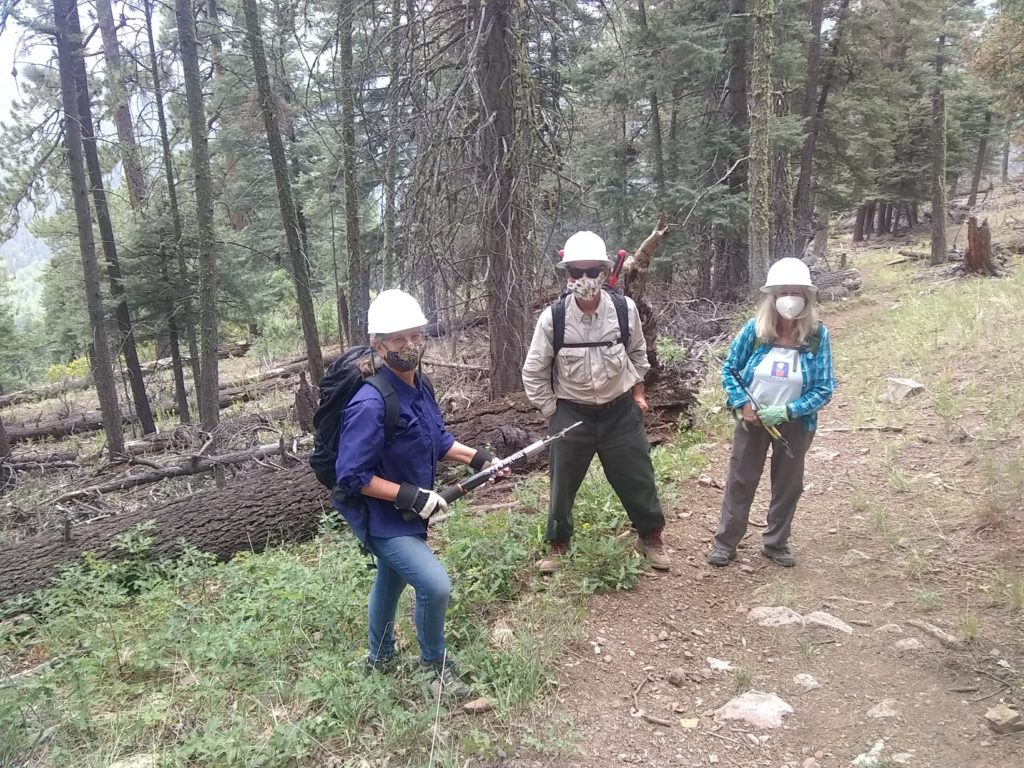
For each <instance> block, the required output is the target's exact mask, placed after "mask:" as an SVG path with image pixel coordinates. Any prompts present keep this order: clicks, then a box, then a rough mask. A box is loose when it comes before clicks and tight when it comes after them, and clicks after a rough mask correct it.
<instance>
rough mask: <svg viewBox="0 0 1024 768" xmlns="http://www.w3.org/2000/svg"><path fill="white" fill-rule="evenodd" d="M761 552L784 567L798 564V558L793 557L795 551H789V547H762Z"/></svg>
mask: <svg viewBox="0 0 1024 768" xmlns="http://www.w3.org/2000/svg"><path fill="white" fill-rule="evenodd" d="M761 554H762V555H764V556H765V557H767V558H768V559H769V560H771V561H772V562H773V563H775V564H776V565H781V566H782V567H783V568H792V567H793V566H794V565H796V558H795V557H793V553H792V552H790V551H789V547H783V548H782V549H768V547H761Z"/></svg>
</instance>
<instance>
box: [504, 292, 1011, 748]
mask: <svg viewBox="0 0 1024 768" xmlns="http://www.w3.org/2000/svg"><path fill="white" fill-rule="evenodd" d="M888 306H889V303H887V298H886V297H885V296H884V295H878V294H875V295H874V296H873V297H872V298H870V299H868V300H867V301H864V300H861V301H859V302H852V303H851V304H849V305H845V306H839V305H833V306H831V307H827V308H826V309H825V319H826V322H827V323H828V325H829V327H830V329H831V331H832V334H833V339H834V341H833V344H834V345H835V344H842V343H843V338H844V329H847V328H853V327H855V326H856V324H860V323H866V322H873V323H874V322H877V323H884V322H886V320H885V314H886V311H887V307H888ZM837 373H838V375H839V379H840V384H842V381H843V380H844V379H848V378H849V377H852V376H856V375H857V372H856V371H838V372H837ZM847 397H848V395H847V392H846V391H845V390H844V388H843V387H842V386H840V387H839V388H838V390H837V393H836V396H835V399H834V400H833V402H832V404H831V405H830V406H829V407H828V409H827V411H826V412H824V413H823V416H822V421H821V424H820V429H821V431H820V432H819V434H818V435H817V438H816V440H815V443H814V446H813V447H812V449H811V452H810V454H809V457H808V465H807V473H806V490H805V494H804V497H803V500H802V501H801V504H800V507H799V509H798V512H797V517H796V520H795V523H794V533H793V538H792V545H793V550H794V553H795V554H796V555H797V557H798V566H797V567H796V568H794V569H782V568H779V567H777V566H775V565H774V564H772V563H770V562H769V561H767V560H766V559H765V558H763V557H762V556H761V555H760V554H759V552H758V544H759V539H758V536H759V529H758V528H757V527H754V526H752V527H751V528H750V535H749V536H748V537H747V538H746V539H745V541H744V543H743V545H741V548H740V558H739V560H738V561H737V562H736V563H734V564H733V565H731V566H730V567H728V568H726V569H721V570H718V569H712V568H711V567H710V566H708V565H706V564H705V563H704V554H705V552H706V551H707V548H708V544H709V542H710V540H711V537H712V535H713V532H714V530H715V526H716V524H717V520H718V509H719V504H720V502H721V491H720V490H717V489H715V488H713V487H707V486H705V485H701V484H699V483H698V481H696V480H694V481H687V482H686V483H684V484H683V488H682V496H683V498H682V500H681V501H680V503H678V504H676V505H674V506H673V508H672V509H671V510H669V518H670V520H669V525H668V527H667V529H666V543H667V544H668V546H669V547H670V548H671V550H672V554H673V569H672V571H671V573H669V574H667V575H659V574H656V573H654V572H648V573H646V574H645V577H644V578H643V579H642V580H641V583H640V584H639V585H638V586H637V588H636V589H634V590H632V591H629V592H625V593H618V594H606V595H601V596H598V597H596V598H594V599H593V601H592V603H591V608H590V614H589V619H588V621H587V625H586V633H585V638H586V639H585V641H584V642H582V643H581V644H580V645H579V646H578V647H577V648H576V649H575V651H574V652H573V654H572V655H571V657H570V658H567V659H566V662H565V664H564V667H563V669H562V679H561V680H560V688H559V695H558V697H557V698H558V701H557V705H556V707H555V712H556V714H559V713H560V714H564V715H566V716H567V717H568V719H570V720H572V722H573V723H574V724H575V726H576V727H577V729H578V734H577V735H578V741H577V743H578V744H579V745H580V753H579V754H575V755H563V756H560V757H558V758H555V759H548V760H540V761H531V760H522V761H515V762H514V763H510V764H514V765H517V766H540V765H558V766H578V767H582V766H587V767H588V768H600V767H603V766H621V765H624V764H643V765H651V766H694V768H696V766H708V765H716V764H717V765H723V766H744V767H746V766H751V767H753V766H766V767H773V768H782V767H783V766H784V767H785V768H804V766H806V767H807V768H812V766H816V765H818V766H821V767H822V768H831V767H832V766H836V767H838V766H848V765H850V763H851V760H853V759H854V758H855V757H857V756H858V755H860V754H861V753H865V752H867V751H868V750H869V749H870V748H871V747H872V746H873V745H874V744H875V743H876V742H877V741H878V740H884V741H885V744H886V746H885V750H884V751H883V753H882V756H883V758H886V759H887V760H889V761H890V762H879V763H878V766H879V768H881V766H895V765H902V764H905V765H908V766H911V767H912V768H954V767H956V768H996V767H997V766H1010V765H1024V734H1020V735H1017V736H1010V737H999V736H996V735H994V734H993V733H992V732H991V731H990V730H989V729H988V728H987V727H986V725H985V724H984V722H983V721H982V719H981V718H982V716H983V715H984V713H985V711H986V709H987V708H988V707H990V706H992V705H994V704H996V703H998V702H999V700H1000V699H1001V698H1003V697H1010V696H1012V693H1011V689H1010V688H1008V687H1006V686H1004V685H1001V684H1000V680H1001V679H1002V675H1001V674H1000V669H1005V667H1000V666H998V665H999V664H1000V661H1002V663H1003V664H1007V663H1009V664H1012V665H1015V667H1016V668H1017V669H1024V658H1022V656H1024V650H1022V646H1024V643H1022V641H1021V638H1020V633H1019V627H1018V628H1017V629H1016V630H1014V628H1013V627H1012V626H1009V625H1008V623H1007V622H1006V620H1005V618H1000V617H1001V616H1002V617H1005V614H1000V613H999V612H998V611H995V610H993V613H992V615H991V616H987V615H986V609H985V607H984V606H978V607H977V611H978V614H979V616H980V620H981V621H980V623H981V632H980V636H979V637H978V639H977V641H976V642H975V643H974V644H972V646H971V650H970V651H964V652H960V651H951V650H949V649H946V648H944V647H942V646H941V645H940V644H939V643H938V642H937V641H936V640H935V639H934V638H932V637H931V636H929V635H927V634H926V633H924V632H922V631H921V630H919V629H916V628H914V627H912V626H909V625H908V624H907V623H906V622H907V621H908V620H914V619H917V620H924V621H927V622H930V623H933V624H937V625H940V626H942V627H945V628H947V629H950V630H951V631H954V632H955V631H956V627H957V622H958V620H959V618H960V617H961V616H962V615H963V604H962V603H961V602H960V601H958V599H957V596H958V595H959V594H961V593H962V592H963V593H966V591H967V588H968V584H969V583H970V581H971V580H972V579H976V578H981V577H980V576H977V573H976V569H975V567H974V566H975V562H974V560H973V557H974V554H975V553H976V552H978V551H979V548H981V550H983V549H984V547H985V541H984V539H983V535H982V534H978V533H977V532H976V531H975V530H973V529H972V528H971V525H970V524H971V523H973V522H975V521H972V520H965V519H964V518H965V514H964V513H963V512H962V511H958V510H955V509H954V510H950V509H949V508H948V507H949V504H948V501H949V498H950V496H951V493H950V492H951V491H953V490H955V489H954V487H953V486H956V487H957V488H961V487H962V490H961V491H960V492H961V493H962V494H964V495H967V494H969V493H971V492H976V491H977V490H978V478H977V477H976V475H977V472H976V471H974V472H972V470H971V469H970V468H969V465H970V460H969V459H968V458H967V457H968V451H969V448H968V447H967V446H965V445H957V444H951V443H950V441H949V440H948V439H940V438H941V434H940V430H939V427H938V425H937V424H936V423H935V419H934V417H930V416H929V415H928V414H927V413H925V412H923V411H921V410H915V409H911V410H908V411H907V412H906V413H905V414H902V415H903V417H904V421H903V426H904V427H905V432H903V433H902V434H899V433H885V432H878V431H830V430H834V429H836V428H844V427H850V426H851V424H852V423H853V419H852V414H853V403H851V402H850V401H849V400H848V399H847ZM896 444H898V445H899V451H898V458H894V459H893V464H890V465H888V467H889V469H887V468H886V467H884V466H882V464H881V463H880V460H879V457H881V456H883V455H888V453H890V452H891V453H893V455H896V454H897V452H895V451H888V449H889V447H890V446H893V445H896ZM728 449H729V446H728V443H727V442H724V441H723V442H719V443H717V444H715V445H714V446H712V447H710V448H709V449H708V456H709V458H710V463H709V465H708V466H707V467H706V468H705V470H704V471H703V473H702V474H704V475H705V476H707V477H710V478H713V479H714V480H715V481H718V482H724V479H725V474H726V466H727V460H728ZM893 466H896V467H898V470H899V471H900V472H902V473H904V474H905V476H907V477H915V478H920V479H921V482H920V486H921V487H922V488H923V490H921V491H920V492H916V493H913V494H897V493H895V491H894V490H893V487H892V478H891V476H889V475H888V474H887V473H888V472H891V471H894V470H893V469H892V467H893ZM929 472H935V473H938V474H936V475H935V476H934V477H933V476H931V475H929V474H928V473H929ZM961 482H962V483H963V485H962V486H961ZM931 485H934V486H935V488H934V490H935V494H934V495H933V494H931V492H930V490H929V489H930V487H931ZM766 486H767V482H763V483H762V487H761V489H760V490H759V493H758V500H757V502H755V507H754V510H753V512H752V516H751V517H752V520H755V521H757V520H758V519H759V517H758V515H759V514H760V520H761V521H763V510H764V509H765V508H766V506H767V505H766V498H767V497H766V495H765V491H766ZM876 501H881V502H884V507H872V506H871V505H872V503H873V502H876ZM882 508H884V509H885V510H886V513H885V514H886V515H887V516H888V519H889V520H898V521H899V530H900V531H907V532H908V533H907V534H906V535H904V536H903V537H902V538H900V539H899V540H898V541H893V537H892V536H891V535H890V536H888V537H887V536H885V535H884V529H885V526H886V518H883V517H882V513H880V512H877V511H876V512H871V511H869V510H870V509H882ZM1018 554H1019V553H1018ZM1018 565H1019V562H1018ZM908 571H909V572H912V573H913V574H914V575H915V578H913V579H912V578H911V577H909V576H908ZM779 604H785V605H789V606H791V607H792V608H793V609H794V610H796V611H798V612H799V613H801V614H804V615H806V614H808V613H810V612H812V611H827V612H828V613H831V614H832V615H834V616H835V617H837V618H839V619H841V620H843V621H844V622H846V623H847V624H849V625H850V626H851V627H852V629H853V634H852V635H849V636H848V635H847V634H844V633H843V632H839V631H835V630H831V629H825V628H821V627H814V628H811V627H807V628H796V627H794V626H788V627H780V628H764V627H761V626H758V625H757V624H756V623H754V622H752V621H748V619H747V612H748V611H749V610H750V609H751V608H754V607H756V606H770V605H779ZM894 623H895V624H898V625H899V630H897V629H894V628H892V627H890V628H888V629H887V630H883V629H882V628H883V627H884V626H885V625H890V624H894ZM908 638H916V640H917V641H918V642H919V643H920V646H921V647H920V648H919V649H918V650H902V651H901V650H897V649H895V648H894V644H895V643H896V642H897V641H899V640H905V639H908ZM709 658H713V659H720V660H724V661H728V662H729V663H730V664H731V665H733V666H734V667H735V668H737V669H738V670H740V671H719V672H713V671H712V670H711V668H710V666H709V662H708V659H709ZM673 669H681V670H683V672H684V679H683V681H682V685H681V686H678V687H677V686H675V685H673V684H671V683H670V682H669V681H668V677H669V673H670V671H671V670H673ZM797 674H810V675H812V676H813V677H814V678H815V679H816V680H817V681H818V682H819V683H820V685H821V687H820V688H818V689H816V690H811V691H810V692H804V690H803V689H802V688H801V687H800V686H799V685H796V684H795V683H794V680H793V678H794V676H795V675H797ZM743 687H749V688H752V689H754V690H758V691H764V692H769V693H776V694H778V695H779V696H780V697H782V698H783V699H784V700H785V701H786V702H788V703H789V704H790V705H791V706H792V708H793V710H794V714H793V715H791V716H790V717H788V718H787V719H786V721H785V725H784V727H783V728H779V729H774V730H764V731H758V730H755V729H753V728H750V727H747V726H741V725H733V724H725V725H720V724H717V723H715V721H714V719H713V717H712V713H713V712H714V710H716V709H717V708H718V707H720V706H722V705H723V704H725V703H726V702H727V701H728V700H729V699H730V698H732V697H733V696H735V695H736V694H737V691H738V690H739V689H740V688H743ZM956 689H959V690H956ZM1018 691H1019V689H1018ZM1008 700H1012V698H1008ZM883 702H886V704H884V705H883V708H887V709H890V710H892V711H894V714H892V715H890V716H885V717H875V716H872V715H870V714H869V711H870V710H872V708H874V707H876V706H877V705H880V704H882V703H883ZM635 706H639V708H640V710H642V711H643V712H644V713H645V714H646V715H649V716H653V717H654V718H657V719H661V720H664V721H666V722H667V723H670V725H669V726H668V727H666V726H664V725H657V724H654V723H652V722H650V721H648V720H646V719H645V718H644V717H643V716H637V713H636V711H635ZM874 714H876V715H877V714H878V712H877V711H876V712H875V713H874Z"/></svg>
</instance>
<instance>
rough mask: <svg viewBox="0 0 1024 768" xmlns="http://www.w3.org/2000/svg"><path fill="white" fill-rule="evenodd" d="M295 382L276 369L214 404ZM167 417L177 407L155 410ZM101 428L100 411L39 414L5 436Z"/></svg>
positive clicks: (127, 419)
mask: <svg viewBox="0 0 1024 768" xmlns="http://www.w3.org/2000/svg"><path fill="white" fill-rule="evenodd" d="M293 380H294V382H298V376H297V375H296V372H295V371H283V370H280V369H278V370H277V371H276V373H275V375H273V376H270V377H268V378H266V379H262V380H260V379H257V380H253V381H249V382H243V383H236V384H235V386H225V387H222V388H221V389H220V390H219V391H218V393H217V395H218V404H219V406H220V408H221V410H223V409H224V408H227V407H228V406H229V405H234V404H235V403H246V402H248V401H250V400H258V399H259V398H261V397H263V395H266V394H267V393H269V392H272V391H274V390H277V389H288V388H290V387H292V386H293ZM158 407H159V408H161V409H162V410H164V411H165V412H167V413H170V414H174V413H177V412H178V406H177V405H173V404H171V403H167V404H165V405H162V406H159V405H158ZM121 418H122V422H123V423H124V424H130V423H132V421H133V420H134V416H129V415H127V414H122V416H121ZM102 427H103V421H102V413H101V412H100V411H75V412H73V413H70V414H67V415H65V416H44V415H43V414H39V415H38V416H36V417H35V418H26V419H22V420H20V421H13V420H12V421H10V422H8V429H7V434H8V436H9V437H10V439H11V442H22V441H25V440H40V439H43V438H58V437H67V436H68V435H78V434H82V433H83V432H93V431H95V430H97V429H100V428H102Z"/></svg>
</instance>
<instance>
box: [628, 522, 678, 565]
mask: <svg viewBox="0 0 1024 768" xmlns="http://www.w3.org/2000/svg"><path fill="white" fill-rule="evenodd" d="M636 548H637V550H638V551H639V552H640V554H642V555H643V556H644V557H646V558H647V559H648V560H650V561H651V567H652V568H654V569H656V570H659V571H667V570H668V569H669V568H670V567H671V565H672V563H671V561H670V560H669V559H668V553H666V552H665V544H664V542H662V540H661V529H660V528H659V529H658V530H656V531H654V532H652V533H649V534H647V535H646V536H637V538H636Z"/></svg>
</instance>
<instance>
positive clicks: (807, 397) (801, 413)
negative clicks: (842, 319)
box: [722, 318, 836, 432]
mask: <svg viewBox="0 0 1024 768" xmlns="http://www.w3.org/2000/svg"><path fill="white" fill-rule="evenodd" d="M770 349H771V345H770V344H761V345H760V346H758V344H757V333H756V332H755V330H754V320H753V318H751V319H750V320H748V321H747V323H746V324H745V325H744V326H743V328H742V329H740V332H739V333H738V334H737V335H736V338H735V339H733V341H732V344H730V345H729V354H728V355H727V356H726V358H725V364H724V365H723V366H722V387H723V388H724V389H725V394H726V397H727V401H728V405H729V407H730V408H734V409H735V408H742V407H743V406H744V405H745V404H746V403H747V401H748V400H749V399H750V398H748V397H747V395H746V393H744V391H743V389H742V388H741V387H740V385H739V384H738V383H737V382H736V379H735V378H734V377H733V375H732V374H731V373H730V371H731V370H735V371H738V372H739V373H740V376H742V377H743V383H744V384H745V385H746V386H748V387H749V386H750V384H751V382H753V380H754V369H755V368H757V366H758V363H760V362H761V361H762V360H764V357H765V355H767V354H768V351H769V350H770ZM800 367H801V369H802V372H803V381H804V384H803V389H802V390H801V393H800V397H799V398H797V399H796V400H794V401H793V402H791V403H788V404H787V405H788V407H789V413H790V416H791V417H792V418H794V419H797V418H799V419H800V420H801V421H802V422H803V425H804V428H805V429H806V430H807V431H808V432H814V431H815V430H816V429H817V428H818V411H820V410H821V409H822V408H824V407H825V406H826V405H827V404H828V401H829V400H831V399H832V392H833V390H834V389H835V388H836V380H835V376H834V375H833V374H832V343H831V341H830V340H829V334H828V328H826V327H825V324H824V323H822V325H821V330H820V331H819V340H818V351H817V353H813V352H811V350H810V348H809V347H807V346H806V345H804V346H803V347H801V348H800Z"/></svg>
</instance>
